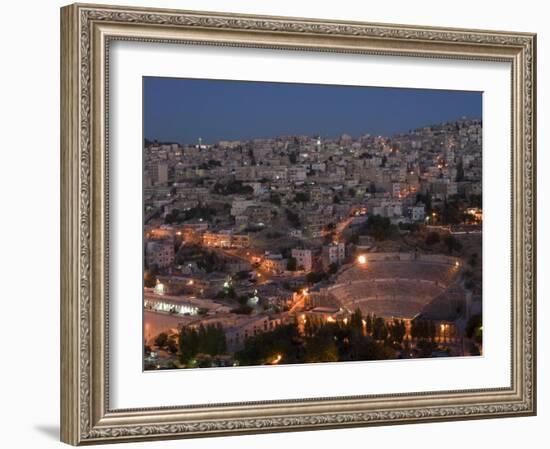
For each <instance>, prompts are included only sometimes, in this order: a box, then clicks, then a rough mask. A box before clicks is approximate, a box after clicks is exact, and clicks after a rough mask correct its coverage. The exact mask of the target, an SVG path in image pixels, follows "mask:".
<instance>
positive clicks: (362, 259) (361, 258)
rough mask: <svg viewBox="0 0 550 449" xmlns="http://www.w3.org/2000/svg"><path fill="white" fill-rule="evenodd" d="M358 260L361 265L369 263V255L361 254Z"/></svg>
mask: <svg viewBox="0 0 550 449" xmlns="http://www.w3.org/2000/svg"><path fill="white" fill-rule="evenodd" d="M357 262H359V264H360V265H365V264H366V263H367V256H365V255H364V254H361V255H360V256H359V257H358V258H357Z"/></svg>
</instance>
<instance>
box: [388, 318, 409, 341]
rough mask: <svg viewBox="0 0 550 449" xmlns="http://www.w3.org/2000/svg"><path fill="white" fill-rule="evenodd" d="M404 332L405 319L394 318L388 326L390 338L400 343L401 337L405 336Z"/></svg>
mask: <svg viewBox="0 0 550 449" xmlns="http://www.w3.org/2000/svg"><path fill="white" fill-rule="evenodd" d="M405 333H406V327H405V321H403V320H398V319H397V318H394V319H393V323H392V325H391V327H390V335H391V337H392V339H393V340H394V341H396V342H397V343H402V342H403V338H404V337H405Z"/></svg>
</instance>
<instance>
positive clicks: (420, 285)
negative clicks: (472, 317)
mask: <svg viewBox="0 0 550 449" xmlns="http://www.w3.org/2000/svg"><path fill="white" fill-rule="evenodd" d="M461 271H462V262H461V261H460V259H458V258H455V257H448V256H442V255H419V254H415V253H370V254H368V255H367V261H366V263H364V264H359V263H357V264H354V265H351V266H348V267H345V268H344V269H343V270H342V271H341V272H340V273H339V274H338V277H337V280H336V282H335V283H334V284H333V285H332V286H330V287H328V288H326V290H325V291H324V292H323V294H324V296H325V298H328V299H329V302H332V303H334V302H336V303H337V304H338V305H339V306H340V307H344V308H345V309H348V310H350V311H353V310H355V309H356V308H359V309H361V311H362V312H363V313H374V314H376V315H377V316H382V317H385V318H391V317H395V318H404V319H411V318H413V317H415V316H417V315H419V314H422V315H423V316H424V317H426V318H430V319H436V320H446V319H449V320H452V319H454V318H456V316H457V314H458V313H460V311H461V310H463V307H464V306H465V301H466V292H465V291H464V289H463V288H462V286H461V283H460V282H459V280H460V277H461V276H460V274H461Z"/></svg>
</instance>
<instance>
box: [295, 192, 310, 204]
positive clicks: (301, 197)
mask: <svg viewBox="0 0 550 449" xmlns="http://www.w3.org/2000/svg"><path fill="white" fill-rule="evenodd" d="M294 201H295V202H296V203H307V202H309V193H308V192H296V194H295V195H294Z"/></svg>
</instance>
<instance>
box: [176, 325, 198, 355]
mask: <svg viewBox="0 0 550 449" xmlns="http://www.w3.org/2000/svg"><path fill="white" fill-rule="evenodd" d="M179 350H180V361H181V362H182V363H189V360H191V359H192V358H193V357H195V356H196V355H197V353H198V351H199V335H198V332H197V331H196V330H195V329H194V328H190V327H182V329H181V331H180V335H179Z"/></svg>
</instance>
